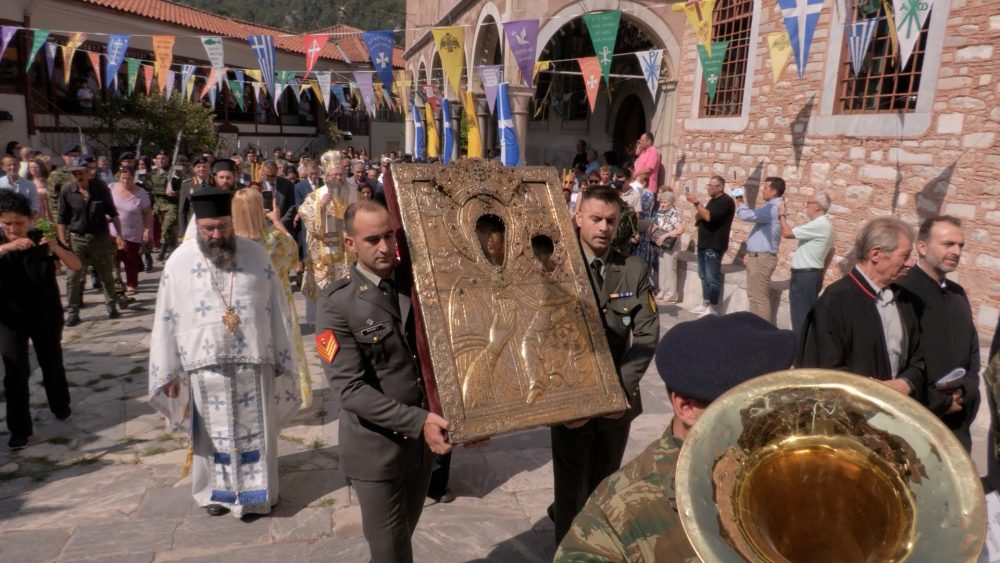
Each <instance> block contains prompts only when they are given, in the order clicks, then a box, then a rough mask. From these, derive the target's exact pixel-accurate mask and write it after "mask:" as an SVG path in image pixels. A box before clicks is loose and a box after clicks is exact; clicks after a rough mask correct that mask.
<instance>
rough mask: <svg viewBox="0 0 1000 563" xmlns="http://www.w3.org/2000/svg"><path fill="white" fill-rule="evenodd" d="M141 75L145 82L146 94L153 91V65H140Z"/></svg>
mask: <svg viewBox="0 0 1000 563" xmlns="http://www.w3.org/2000/svg"><path fill="white" fill-rule="evenodd" d="M142 76H143V79H144V80H145V82H146V95H149V94H152V93H153V67H152V66H151V65H142Z"/></svg>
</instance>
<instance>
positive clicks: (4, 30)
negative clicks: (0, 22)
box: [0, 25, 17, 59]
mask: <svg viewBox="0 0 1000 563" xmlns="http://www.w3.org/2000/svg"><path fill="white" fill-rule="evenodd" d="M15 33H17V28H16V27H14V26H12V25H4V26H0V59H3V54H4V53H6V52H7V45H9V44H10V40H11V39H13V38H14V34H15Z"/></svg>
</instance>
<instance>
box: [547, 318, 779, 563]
mask: <svg viewBox="0 0 1000 563" xmlns="http://www.w3.org/2000/svg"><path fill="white" fill-rule="evenodd" d="M794 357H795V336H794V333H792V331H790V330H779V329H777V328H775V327H774V325H772V324H771V323H769V322H767V321H765V320H763V319H761V318H760V317H757V316H756V315H753V314H752V313H747V312H740V313H734V314H731V315H724V316H721V317H717V316H708V317H703V318H701V319H698V320H696V321H689V322H686V323H681V324H679V325H677V326H675V327H674V328H673V329H671V330H670V331H669V332H667V334H666V335H664V337H663V340H661V341H660V344H659V345H658V346H657V349H656V369H657V371H659V372H660V377H662V378H663V381H664V383H666V385H667V393H668V395H669V397H670V403H671V405H672V406H673V411H674V418H673V420H671V422H670V426H668V427H667V429H666V431H665V432H664V433H663V437H662V438H660V439H659V440H658V441H656V442H653V443H652V444H650V445H649V447H647V448H646V450H645V451H644V452H643V453H641V454H639V456H638V457H636V458H635V459H633V460H632V461H631V462H629V463H627V464H626V465H625V466H624V467H622V468H621V469H620V470H618V471H616V472H615V473H614V474H612V475H611V476H610V477H609V478H608V479H607V480H605V481H604V482H603V483H601V485H600V486H599V487H598V488H597V490H596V491H594V494H593V495H592V496H591V497H590V500H588V501H587V504H586V506H584V507H583V510H581V511H580V514H578V515H577V517H576V519H575V520H573V525H572V527H571V528H570V531H569V533H567V534H566V537H565V538H564V539H563V540H562V543H561V544H560V545H559V549H558V550H557V551H556V556H555V561H556V562H558V563H569V562H578V561H650V562H652V561H678V562H685V563H687V562H692V563H696V562H698V561H699V559H698V556H697V555H696V554H695V552H694V548H692V547H691V543H690V542H689V541H688V539H687V536H686V535H685V534H684V529H683V527H682V526H681V521H680V518H679V516H678V514H677V501H676V499H677V496H676V493H675V490H674V477H675V476H674V472H675V470H676V468H677V458H678V456H679V454H680V451H681V445H682V444H683V441H684V439H685V438H686V437H687V435H688V432H690V430H691V428H692V426H693V425H694V424H695V422H697V420H698V418H699V417H700V416H701V413H702V412H704V410H705V409H706V408H707V407H708V405H709V404H710V403H711V402H712V401H714V400H715V399H717V398H718V397H719V396H720V395H722V394H723V393H725V392H726V391H728V390H729V389H732V388H733V387H735V386H737V385H739V384H740V383H743V382H744V381H747V380H749V379H752V378H754V377H757V376H758V375H764V374H766V373H771V372H774V371H779V370H783V369H787V368H788V367H789V366H790V365H791V363H792V360H793V359H794Z"/></svg>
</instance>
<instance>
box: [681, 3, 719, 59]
mask: <svg viewBox="0 0 1000 563" xmlns="http://www.w3.org/2000/svg"><path fill="white" fill-rule="evenodd" d="M673 10H674V11H675V12H679V11H682V10H683V12H684V15H686V16H687V19H688V22H690V23H691V30H692V31H694V37H695V39H697V40H698V44H701V45H704V46H705V49H706V50H708V52H709V54H711V53H712V13H713V12H714V11H715V0H697V1H696V2H690V1H689V2H684V3H680V2H678V3H676V4H674V6H673Z"/></svg>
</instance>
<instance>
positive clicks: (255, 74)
mask: <svg viewBox="0 0 1000 563" xmlns="http://www.w3.org/2000/svg"><path fill="white" fill-rule="evenodd" d="M244 72H245V73H246V75H247V76H249V77H250V78H252V79H253V81H254V82H264V77H263V76H262V75H261V73H260V71H259V70H254V69H250V68H248V69H246V70H245V71H244Z"/></svg>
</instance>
